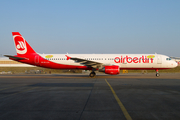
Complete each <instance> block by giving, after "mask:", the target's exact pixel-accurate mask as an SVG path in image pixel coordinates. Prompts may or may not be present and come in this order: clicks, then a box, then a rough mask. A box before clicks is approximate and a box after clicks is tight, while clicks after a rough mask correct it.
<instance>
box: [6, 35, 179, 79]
mask: <svg viewBox="0 0 180 120" xmlns="http://www.w3.org/2000/svg"><path fill="white" fill-rule="evenodd" d="M12 35H13V39H14V43H15V48H16V52H17V55H14V56H12V55H4V56H6V57H9V59H11V60H15V61H18V62H21V63H26V64H30V65H34V66H38V67H44V68H51V69H81V70H90V71H91V72H90V74H89V76H90V77H94V76H95V75H96V71H100V72H104V73H105V74H109V75H118V74H119V73H120V69H122V70H123V69H125V70H155V71H156V76H157V77H158V76H160V74H159V72H158V70H162V69H170V68H175V67H177V63H176V62H175V61H173V60H171V58H170V57H168V56H166V55H161V54H156V53H155V54H68V53H67V54H39V53H37V52H35V51H34V50H33V48H32V47H31V46H30V45H29V44H28V43H27V41H26V40H25V39H24V38H23V36H22V35H21V34H20V33H19V32H12Z"/></svg>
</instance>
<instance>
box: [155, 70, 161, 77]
mask: <svg viewBox="0 0 180 120" xmlns="http://www.w3.org/2000/svg"><path fill="white" fill-rule="evenodd" d="M159 76H160V74H159V72H158V69H157V70H156V77H159Z"/></svg>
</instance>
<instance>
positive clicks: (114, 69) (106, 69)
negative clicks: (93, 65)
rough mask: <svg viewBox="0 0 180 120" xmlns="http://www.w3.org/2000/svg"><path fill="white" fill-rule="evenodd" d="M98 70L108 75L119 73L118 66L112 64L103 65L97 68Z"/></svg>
mask: <svg viewBox="0 0 180 120" xmlns="http://www.w3.org/2000/svg"><path fill="white" fill-rule="evenodd" d="M99 71H100V72H104V73H106V74H110V75H117V74H119V73H120V68H119V66H116V65H112V66H104V67H103V68H102V69H100V70H99Z"/></svg>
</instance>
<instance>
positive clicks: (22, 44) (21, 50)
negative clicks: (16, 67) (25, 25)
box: [12, 32, 36, 55]
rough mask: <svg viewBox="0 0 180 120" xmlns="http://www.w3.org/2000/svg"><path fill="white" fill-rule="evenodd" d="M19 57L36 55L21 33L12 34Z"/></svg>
mask: <svg viewBox="0 0 180 120" xmlns="http://www.w3.org/2000/svg"><path fill="white" fill-rule="evenodd" d="M12 35H13V39H14V43H15V48H16V52H17V55H27V54H33V53H36V52H35V51H34V50H33V49H32V47H31V46H30V45H29V44H28V43H27V41H26V40H25V39H24V38H23V36H22V35H21V34H20V33H19V32H12Z"/></svg>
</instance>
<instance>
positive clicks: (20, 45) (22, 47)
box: [13, 35, 27, 54]
mask: <svg viewBox="0 0 180 120" xmlns="http://www.w3.org/2000/svg"><path fill="white" fill-rule="evenodd" d="M13 37H14V42H15V46H16V51H17V53H18V54H25V53H26V52H27V47H26V42H25V39H24V38H23V37H22V36H19V35H15V36H13Z"/></svg>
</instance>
